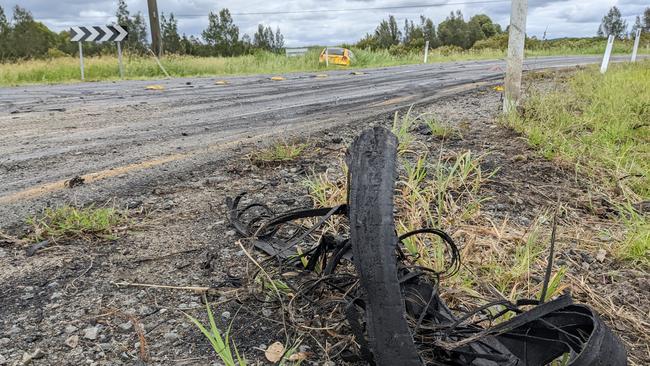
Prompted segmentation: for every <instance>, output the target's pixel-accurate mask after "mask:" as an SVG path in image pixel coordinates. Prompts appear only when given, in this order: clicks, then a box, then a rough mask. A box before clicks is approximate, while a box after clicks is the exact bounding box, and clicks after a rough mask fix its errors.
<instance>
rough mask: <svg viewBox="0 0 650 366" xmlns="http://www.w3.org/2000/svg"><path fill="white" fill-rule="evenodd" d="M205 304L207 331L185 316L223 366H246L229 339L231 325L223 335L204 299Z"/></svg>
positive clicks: (199, 323)
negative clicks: (206, 340) (197, 329)
mask: <svg viewBox="0 0 650 366" xmlns="http://www.w3.org/2000/svg"><path fill="white" fill-rule="evenodd" d="M205 304H206V305H205V308H206V311H207V313H208V327H209V329H208V328H207V327H206V326H205V325H203V323H201V322H200V321H199V320H198V319H196V318H194V317H192V316H191V315H188V314H185V316H186V317H187V318H188V319H189V320H190V321H191V322H192V323H193V324H194V325H195V326H196V327H197V328H199V330H200V331H201V333H203V335H204V336H205V338H207V339H208V341H209V342H210V345H211V346H212V349H213V350H214V352H216V353H217V356H219V358H220V359H221V361H222V362H223V363H224V364H225V366H246V365H247V362H246V359H245V358H244V357H242V356H241V355H240V354H239V351H238V350H237V346H236V345H235V342H234V341H232V340H231V339H230V329H231V327H232V323H231V324H230V325H229V326H228V329H227V330H226V332H225V334H224V333H223V332H222V331H221V330H220V329H219V327H218V326H217V323H216V322H215V320H214V315H213V314H212V309H211V308H210V303H209V302H208V301H207V299H205ZM231 344H232V346H231Z"/></svg>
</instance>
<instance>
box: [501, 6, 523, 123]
mask: <svg viewBox="0 0 650 366" xmlns="http://www.w3.org/2000/svg"><path fill="white" fill-rule="evenodd" d="M526 13H528V0H512V7H511V9H510V30H509V33H508V58H507V60H506V80H505V98H503V111H504V112H505V113H508V112H509V111H510V110H512V109H513V108H514V107H516V106H517V103H518V102H519V98H520V97H521V71H522V68H523V64H524V45H525V42H526Z"/></svg>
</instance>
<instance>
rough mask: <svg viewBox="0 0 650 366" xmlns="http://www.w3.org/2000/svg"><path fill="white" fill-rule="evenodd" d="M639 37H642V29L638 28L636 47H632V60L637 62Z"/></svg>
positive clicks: (635, 39)
mask: <svg viewBox="0 0 650 366" xmlns="http://www.w3.org/2000/svg"><path fill="white" fill-rule="evenodd" d="M639 38H641V29H637V30H636V37H634V48H632V62H636V53H637V51H638V50H639Z"/></svg>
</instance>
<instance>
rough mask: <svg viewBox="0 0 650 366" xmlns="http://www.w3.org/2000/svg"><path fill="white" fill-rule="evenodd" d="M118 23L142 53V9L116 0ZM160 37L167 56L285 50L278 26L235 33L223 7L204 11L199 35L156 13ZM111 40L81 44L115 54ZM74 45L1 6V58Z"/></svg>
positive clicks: (64, 50)
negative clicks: (181, 30) (205, 20)
mask: <svg viewBox="0 0 650 366" xmlns="http://www.w3.org/2000/svg"><path fill="white" fill-rule="evenodd" d="M115 17H116V19H117V22H116V23H117V24H119V25H121V26H124V27H126V28H127V29H128V32H129V35H128V38H127V39H126V40H125V41H124V42H123V48H124V49H125V50H126V51H127V52H129V53H131V54H146V53H148V49H149V47H150V45H149V41H148V38H147V23H146V21H145V19H144V16H143V15H142V13H140V12H138V13H136V14H131V13H130V12H129V10H128V8H127V5H126V2H125V0H118V4H117V10H116V12H115ZM160 20H161V36H162V39H163V48H164V49H165V52H166V53H169V54H181V55H195V56H240V55H245V54H251V53H253V52H256V51H257V50H263V51H268V52H275V53H281V52H284V36H283V35H282V33H281V32H280V29H279V28H277V29H276V30H275V32H274V31H273V30H272V29H271V27H268V26H264V25H262V24H260V25H258V28H257V32H256V33H255V34H254V35H253V38H252V39H251V37H250V36H248V35H247V34H243V35H241V36H240V31H239V27H238V26H237V25H236V24H235V23H234V21H233V19H232V16H231V14H230V11H229V10H228V9H222V10H221V11H219V12H218V13H213V12H210V13H209V14H208V26H207V28H206V29H205V30H203V32H202V33H201V36H200V37H195V36H192V35H190V36H187V35H185V34H183V35H182V36H181V35H180V34H179V32H178V20H177V19H176V18H175V17H174V14H172V13H170V14H169V15H168V16H166V15H165V14H164V13H163V14H161V18H160ZM115 48H116V46H115V43H114V42H104V43H95V42H85V43H84V54H85V55H88V56H93V55H102V54H115ZM77 52H78V46H77V44H76V43H75V42H70V33H69V31H67V30H65V31H62V32H60V33H58V34H57V33H55V32H52V31H51V30H50V29H48V28H47V26H45V25H44V24H43V23H41V22H38V21H36V20H34V17H33V16H32V14H31V13H30V12H29V11H28V10H27V9H25V8H23V7H20V6H18V5H16V6H14V8H13V17H12V19H11V21H10V20H9V19H8V18H7V16H6V14H5V11H4V9H3V8H2V7H1V6H0V61H7V60H9V61H11V60H20V59H28V58H44V57H59V56H65V55H76V54H77Z"/></svg>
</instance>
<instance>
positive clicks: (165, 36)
mask: <svg viewBox="0 0 650 366" xmlns="http://www.w3.org/2000/svg"><path fill="white" fill-rule="evenodd" d="M160 28H161V33H162V41H163V46H164V49H165V52H169V53H182V47H181V36H179V35H178V21H177V20H176V18H174V13H170V14H169V19H168V18H166V17H165V13H162V14H161V15H160Z"/></svg>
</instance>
